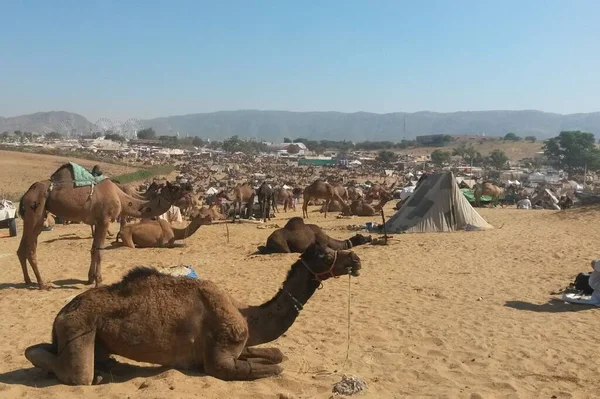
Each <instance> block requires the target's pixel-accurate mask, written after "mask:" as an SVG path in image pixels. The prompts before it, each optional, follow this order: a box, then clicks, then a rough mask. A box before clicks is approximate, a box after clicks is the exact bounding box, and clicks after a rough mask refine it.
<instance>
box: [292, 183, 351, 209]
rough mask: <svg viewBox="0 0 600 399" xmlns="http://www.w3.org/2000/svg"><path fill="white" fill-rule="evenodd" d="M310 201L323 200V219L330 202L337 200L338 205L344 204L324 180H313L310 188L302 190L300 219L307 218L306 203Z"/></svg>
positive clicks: (335, 191)
mask: <svg viewBox="0 0 600 399" xmlns="http://www.w3.org/2000/svg"><path fill="white" fill-rule="evenodd" d="M311 199H323V200H325V217H327V209H328V208H329V203H330V202H331V201H332V200H337V201H338V202H339V203H340V204H345V203H344V200H343V199H342V197H340V195H339V194H338V192H337V190H336V189H335V188H334V187H333V186H332V185H331V184H329V183H326V182H325V181H324V180H321V179H318V180H315V181H314V182H313V183H312V184H311V185H310V186H308V187H306V188H305V189H304V199H303V201H302V217H306V218H308V210H307V209H308V202H309V201H310V200H311Z"/></svg>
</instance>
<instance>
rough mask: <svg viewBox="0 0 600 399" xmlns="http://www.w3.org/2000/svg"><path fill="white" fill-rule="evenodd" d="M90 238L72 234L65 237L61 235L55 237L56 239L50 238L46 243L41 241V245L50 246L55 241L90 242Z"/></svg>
mask: <svg viewBox="0 0 600 399" xmlns="http://www.w3.org/2000/svg"><path fill="white" fill-rule="evenodd" d="M91 239H92V237H80V236H78V235H74V234H66V235H62V236H60V237H56V238H51V239H50V240H47V241H42V242H41V243H42V244H52V243H54V242H57V241H74V240H91Z"/></svg>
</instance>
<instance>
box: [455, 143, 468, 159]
mask: <svg viewBox="0 0 600 399" xmlns="http://www.w3.org/2000/svg"><path fill="white" fill-rule="evenodd" d="M466 152H467V143H465V142H464V141H463V142H462V143H460V144H459V145H458V147H456V148H455V149H453V150H452V155H453V156H456V157H461V158H462V159H463V160H464V159H465V155H466Z"/></svg>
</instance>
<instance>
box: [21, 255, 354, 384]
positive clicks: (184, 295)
mask: <svg viewBox="0 0 600 399" xmlns="http://www.w3.org/2000/svg"><path fill="white" fill-rule="evenodd" d="M360 268H361V263H360V258H359V257H358V256H357V255H356V254H355V253H354V252H352V251H333V250H331V249H329V248H327V247H324V246H322V245H320V244H313V245H311V246H310V247H309V248H307V250H306V251H305V252H304V253H303V254H302V256H301V257H300V259H299V260H298V261H296V262H295V263H294V264H293V265H292V267H291V269H290V271H289V273H288V275H287V278H286V280H285V281H284V282H283V285H282V288H281V289H280V290H279V291H278V292H277V294H276V295H275V296H274V297H273V298H272V299H271V300H269V301H267V302H266V303H264V304H262V305H260V306H248V305H245V304H242V303H240V302H238V301H236V300H235V299H233V298H232V297H231V296H229V295H228V294H227V293H226V292H225V291H223V290H221V289H220V288H219V287H218V286H217V285H216V284H214V283H213V282H211V281H208V280H198V279H193V278H189V277H174V276H169V275H164V274H161V273H159V272H158V271H156V270H153V269H150V268H136V269H134V270H132V271H131V272H129V273H128V274H127V275H126V276H125V278H123V280H122V281H121V282H119V283H116V284H113V285H111V286H108V287H100V288H94V289H90V290H88V291H86V292H84V293H82V294H79V295H78V296H76V297H75V298H74V299H73V300H71V302H69V303H68V304H67V305H66V306H65V307H63V308H62V309H61V311H60V312H59V313H58V315H57V316H56V318H55V319H54V325H53V328H52V343H51V344H38V345H34V346H31V347H29V348H27V349H26V350H25V357H26V358H27V359H28V360H29V361H30V362H31V363H32V364H33V365H34V366H36V367H38V368H41V369H42V370H45V371H47V372H52V373H54V374H55V375H56V377H57V378H58V380H59V381H60V382H62V383H64V384H71V385H90V384H92V383H93V382H99V381H101V379H102V378H101V377H99V376H97V375H96V374H95V371H96V370H95V366H99V367H100V366H102V364H103V363H104V364H106V363H107V362H108V361H110V360H111V359H110V355H113V354H114V355H119V356H123V357H126V358H128V359H132V360H134V361H137V362H145V363H153V364H160V365H162V366H167V367H174V368H179V369H192V370H198V371H204V372H205V373H206V374H208V375H211V376H213V377H216V378H219V379H222V380H252V379H257V378H262V377H268V376H273V375H277V374H280V373H281V372H282V368H281V366H279V365H278V363H281V362H282V361H283V354H282V353H281V351H280V350H279V349H277V348H253V347H254V346H256V345H260V344H264V343H267V342H271V341H274V340H276V339H277V338H279V337H280V336H281V335H282V334H284V333H285V332H286V331H287V330H288V329H289V328H290V327H291V325H292V324H293V323H294V321H295V320H296V318H297V317H298V315H299V314H300V311H301V310H302V308H303V306H304V305H305V304H306V302H307V301H308V300H309V299H310V297H311V296H312V295H313V294H314V293H315V291H316V290H317V288H318V287H319V286H320V285H321V282H322V281H324V280H327V279H329V278H330V277H338V276H341V275H345V274H351V275H353V276H358V275H359V274H360V271H359V270H360Z"/></svg>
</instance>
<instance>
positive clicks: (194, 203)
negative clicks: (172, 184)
mask: <svg viewBox="0 0 600 399" xmlns="http://www.w3.org/2000/svg"><path fill="white" fill-rule="evenodd" d="M203 200H204V197H203V196H198V195H196V194H194V192H193V191H186V192H184V193H183V195H182V196H181V198H179V199H178V200H177V201H175V202H174V203H173V205H175V206H176V207H178V208H179V209H180V210H181V214H182V215H184V216H188V215H189V214H190V212H191V211H192V209H194V208H198V207H200V206H202V202H203Z"/></svg>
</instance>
